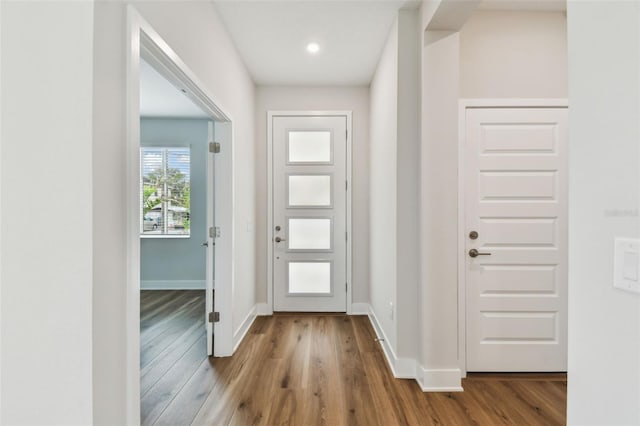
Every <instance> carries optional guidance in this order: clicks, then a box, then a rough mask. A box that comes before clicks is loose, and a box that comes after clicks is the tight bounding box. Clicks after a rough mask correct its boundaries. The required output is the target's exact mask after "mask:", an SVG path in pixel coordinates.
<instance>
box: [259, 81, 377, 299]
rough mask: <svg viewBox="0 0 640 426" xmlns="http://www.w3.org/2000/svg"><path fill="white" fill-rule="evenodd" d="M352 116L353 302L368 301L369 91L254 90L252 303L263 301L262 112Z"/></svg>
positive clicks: (347, 88)
mask: <svg viewBox="0 0 640 426" xmlns="http://www.w3.org/2000/svg"><path fill="white" fill-rule="evenodd" d="M269 110H275V111H277V110H279V111H328V110H340V111H352V112H353V134H352V137H353V181H352V194H353V198H352V205H353V225H352V226H353V235H352V243H353V302H354V303H364V302H368V301H369V88H368V87H353V86H339V87H306V86H288V87H282V86H275V87H272V86H263V87H258V89H257V91H256V148H255V149H256V158H257V159H258V161H256V240H257V241H256V298H257V300H258V302H262V303H266V302H267V208H268V206H267V180H266V177H267V111H269Z"/></svg>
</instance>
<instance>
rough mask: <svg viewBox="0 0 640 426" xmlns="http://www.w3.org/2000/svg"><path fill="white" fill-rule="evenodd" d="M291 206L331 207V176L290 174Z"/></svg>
mask: <svg viewBox="0 0 640 426" xmlns="http://www.w3.org/2000/svg"><path fill="white" fill-rule="evenodd" d="M289 207H331V176H329V175H320V176H317V175H314V176H300V175H289Z"/></svg>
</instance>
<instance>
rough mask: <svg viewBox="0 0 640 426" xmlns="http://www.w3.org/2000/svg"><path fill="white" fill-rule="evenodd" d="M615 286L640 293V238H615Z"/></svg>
mask: <svg viewBox="0 0 640 426" xmlns="http://www.w3.org/2000/svg"><path fill="white" fill-rule="evenodd" d="M613 286H614V287H615V288H619V289H620V290H625V291H630V292H633V293H640V240H638V239H630V238H616V239H615V248H614V255H613Z"/></svg>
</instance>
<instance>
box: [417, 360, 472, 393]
mask: <svg viewBox="0 0 640 426" xmlns="http://www.w3.org/2000/svg"><path fill="white" fill-rule="evenodd" d="M417 373H418V374H417V378H416V380H417V382H418V384H419V385H420V388H421V389H422V391H423V392H462V391H463V389H462V382H461V378H462V372H461V371H460V369H459V368H450V369H437V370H429V369H426V368H423V367H422V366H418V369H417Z"/></svg>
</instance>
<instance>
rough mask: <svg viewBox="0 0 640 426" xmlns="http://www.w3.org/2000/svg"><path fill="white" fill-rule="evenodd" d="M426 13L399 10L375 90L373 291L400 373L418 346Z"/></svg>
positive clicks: (410, 371)
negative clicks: (421, 44) (421, 56)
mask: <svg viewBox="0 0 640 426" xmlns="http://www.w3.org/2000/svg"><path fill="white" fill-rule="evenodd" d="M419 40H420V33H419V14H418V11H417V10H400V11H399V12H398V17H397V19H396V22H395V23H394V25H393V27H392V29H391V32H390V34H389V37H388V39H387V43H386V45H385V47H384V50H383V52H382V56H381V58H380V61H379V63H378V67H377V69H376V72H375V75H374V77H373V81H372V83H371V89H370V90H371V92H370V99H371V105H370V111H371V118H370V125H371V131H370V135H371V136H370V139H371V153H370V155H371V163H370V176H371V178H370V185H371V195H370V202H369V206H370V253H371V258H370V271H371V272H370V274H369V276H370V281H371V284H370V290H369V291H370V298H371V309H372V311H373V314H374V316H375V319H376V320H377V322H378V324H377V325H378V326H379V327H380V328H381V329H382V332H383V333H384V335H385V342H383V345H384V346H385V349H386V350H387V355H388V356H390V357H391V358H392V359H391V362H392V365H394V368H395V371H396V374H398V375H399V376H404V377H413V375H414V371H415V368H414V367H415V358H416V354H417V348H418V341H417V339H416V338H417V336H418V329H419V324H418V317H417V311H418V301H417V295H418V282H419V266H418V247H419V240H418V235H417V233H416V229H417V228H418V222H419V220H418V205H419V175H420V174H419V146H420V137H419V128H420V127H419V125H420V115H419V107H420V105H419V96H420V93H419V91H418V90H417V88H418V87H419V83H420V80H419V73H420V71H419V52H420V49H419Z"/></svg>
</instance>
